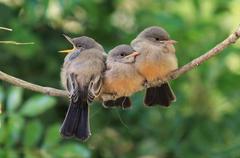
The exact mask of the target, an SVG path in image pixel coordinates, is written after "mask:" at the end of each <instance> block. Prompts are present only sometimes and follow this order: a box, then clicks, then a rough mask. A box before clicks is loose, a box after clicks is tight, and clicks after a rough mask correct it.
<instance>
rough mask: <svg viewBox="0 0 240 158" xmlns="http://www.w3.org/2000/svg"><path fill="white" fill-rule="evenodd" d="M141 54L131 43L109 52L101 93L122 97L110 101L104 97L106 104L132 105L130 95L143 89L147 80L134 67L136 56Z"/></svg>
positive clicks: (124, 106) (123, 106)
mask: <svg viewBox="0 0 240 158" xmlns="http://www.w3.org/2000/svg"><path fill="white" fill-rule="evenodd" d="M139 55H140V53H139V52H136V51H135V50H134V49H133V48H132V47H130V46H129V45H119V46H117V47H115V48H113V49H112V50H111V51H110V52H109V53H108V57H107V61H106V64H107V70H106V71H105V73H104V77H103V87H102V92H101V93H103V94H111V95H113V96H122V97H119V98H116V100H110V101H106V99H105V98H104V97H103V98H102V99H103V101H104V103H103V104H104V105H105V106H107V107H113V106H121V107H122V108H128V107H130V106H131V101H130V99H129V98H128V96H131V95H132V94H133V93H135V92H137V91H139V90H140V89H142V87H143V83H144V80H145V79H144V77H142V76H141V75H140V74H139V73H138V72H137V70H136V68H135V67H134V64H135V61H136V57H137V56H139Z"/></svg>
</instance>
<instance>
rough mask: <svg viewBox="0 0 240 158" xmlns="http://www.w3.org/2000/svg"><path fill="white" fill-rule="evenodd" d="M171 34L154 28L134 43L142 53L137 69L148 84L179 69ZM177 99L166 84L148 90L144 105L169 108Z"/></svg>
mask: <svg viewBox="0 0 240 158" xmlns="http://www.w3.org/2000/svg"><path fill="white" fill-rule="evenodd" d="M175 43H176V41H174V40H172V39H170V37H169V34H168V33H167V32H166V31H165V30H164V29H163V28H161V27H158V26H152V27H148V28H146V29H144V30H143V31H142V32H141V33H140V34H139V35H138V36H137V37H136V38H135V39H134V40H133V41H132V42H131V46H132V47H133V49H134V50H136V51H137V52H139V53H140V55H139V56H138V58H137V60H136V63H135V65H136V69H137V70H138V72H139V73H140V74H141V75H142V76H143V77H144V78H145V79H146V82H147V83H148V84H153V85H154V83H156V81H158V80H163V79H164V78H165V77H166V76H167V75H168V74H169V73H170V72H171V71H173V70H176V69H177V68H178V64H177V58H176V55H175V48H174V44H175ZM175 99H176V97H175V95H174V93H173V91H172V89H171V87H170V85H169V83H168V82H167V83H164V84H161V85H157V86H155V87H151V88H147V90H146V95H145V99H144V103H145V105H147V106H152V105H156V104H159V105H163V106H169V105H170V104H171V102H173V101H175Z"/></svg>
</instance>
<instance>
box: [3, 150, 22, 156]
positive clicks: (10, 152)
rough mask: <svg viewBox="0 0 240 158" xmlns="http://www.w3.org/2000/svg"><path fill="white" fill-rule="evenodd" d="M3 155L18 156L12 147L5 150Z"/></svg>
mask: <svg viewBox="0 0 240 158" xmlns="http://www.w3.org/2000/svg"><path fill="white" fill-rule="evenodd" d="M5 156H6V158H18V157H19V155H18V153H17V151H16V150H13V149H7V150H5Z"/></svg>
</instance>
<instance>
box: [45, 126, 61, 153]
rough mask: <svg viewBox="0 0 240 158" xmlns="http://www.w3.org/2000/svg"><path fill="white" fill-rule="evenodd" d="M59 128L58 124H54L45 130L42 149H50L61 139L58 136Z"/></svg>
mask: <svg viewBox="0 0 240 158" xmlns="http://www.w3.org/2000/svg"><path fill="white" fill-rule="evenodd" d="M59 128H60V124H55V125H52V126H51V127H49V128H48V129H47V134H46V136H45V140H44V148H49V147H52V146H54V145H56V144H57V143H58V142H59V141H60V140H61V137H60V135H59Z"/></svg>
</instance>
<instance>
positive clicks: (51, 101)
mask: <svg viewBox="0 0 240 158" xmlns="http://www.w3.org/2000/svg"><path fill="white" fill-rule="evenodd" d="M55 103H56V100H55V98H53V97H50V96H43V95H36V96H34V97H32V98H30V99H29V100H27V101H26V102H25V103H24V105H23V108H22V109H21V110H20V113H21V114H23V115H24V116H30V117H33V116H36V115H39V114H42V113H44V112H45V111H47V110H48V109H50V108H52V107H53V106H54V105H55Z"/></svg>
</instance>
